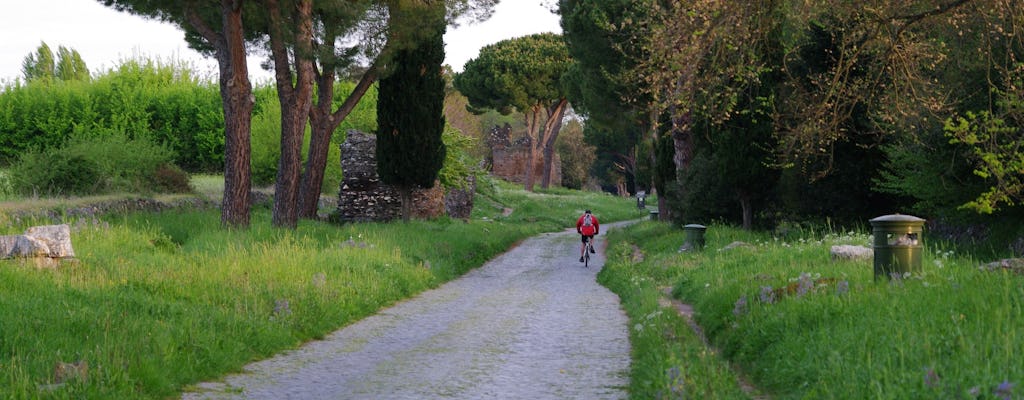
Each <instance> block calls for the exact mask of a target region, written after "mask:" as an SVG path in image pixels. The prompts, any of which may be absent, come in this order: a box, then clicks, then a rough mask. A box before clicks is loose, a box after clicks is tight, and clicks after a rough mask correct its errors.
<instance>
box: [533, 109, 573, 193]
mask: <svg viewBox="0 0 1024 400" xmlns="http://www.w3.org/2000/svg"><path fill="white" fill-rule="evenodd" d="M568 104H569V102H568V101H567V100H566V99H565V98H562V99H560V100H559V101H558V103H555V105H554V106H553V107H552V108H551V109H550V110H549V112H548V120H547V122H545V123H544V172H543V174H542V175H541V177H540V187H541V189H547V188H548V187H549V186H551V168H552V165H551V164H553V163H554V162H555V141H556V140H558V133H559V132H561V131H562V117H563V116H565V108H566V106H567V105H568Z"/></svg>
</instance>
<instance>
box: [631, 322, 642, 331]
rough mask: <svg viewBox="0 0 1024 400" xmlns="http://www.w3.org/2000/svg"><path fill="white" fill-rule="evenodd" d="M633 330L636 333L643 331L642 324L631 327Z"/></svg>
mask: <svg viewBox="0 0 1024 400" xmlns="http://www.w3.org/2000/svg"><path fill="white" fill-rule="evenodd" d="M633 330H634V331H637V332H640V331H642V330H644V324H636V325H633Z"/></svg>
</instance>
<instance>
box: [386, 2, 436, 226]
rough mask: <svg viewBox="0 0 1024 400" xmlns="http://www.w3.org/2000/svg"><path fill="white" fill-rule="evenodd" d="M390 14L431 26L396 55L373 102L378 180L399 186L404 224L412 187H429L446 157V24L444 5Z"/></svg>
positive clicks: (430, 4) (408, 214) (419, 7)
mask: <svg viewBox="0 0 1024 400" xmlns="http://www.w3.org/2000/svg"><path fill="white" fill-rule="evenodd" d="M390 11H391V13H392V18H395V19H406V18H408V19H416V20H418V21H426V22H430V23H429V24H424V25H425V26H423V28H424V29H426V30H425V31H420V32H421V33H420V35H421V36H420V38H421V39H420V44H419V45H418V46H415V47H412V48H408V49H402V50H399V51H398V52H397V53H396V55H395V58H394V63H393V65H392V66H391V68H390V71H389V72H388V74H387V75H386V77H385V78H383V79H381V81H380V89H379V97H378V100H377V121H378V132H377V149H376V152H377V173H378V175H380V180H381V182H383V183H386V184H390V185H394V186H397V187H398V190H399V192H401V196H402V219H403V220H404V221H406V222H408V221H409V219H410V216H411V208H412V191H413V189H414V188H417V187H420V188H430V187H433V186H434V181H435V180H436V179H437V174H438V171H440V170H441V167H442V165H443V163H444V158H445V147H444V143H443V142H442V139H441V135H442V133H443V131H444V96H445V81H444V76H443V75H442V74H443V73H442V70H441V64H442V63H443V62H444V31H445V23H444V14H443V7H439V6H438V5H437V4H432V3H431V2H425V3H424V4H420V5H418V6H416V7H409V8H402V9H396V8H392V9H391V10H390Z"/></svg>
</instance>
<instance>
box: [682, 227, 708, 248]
mask: <svg viewBox="0 0 1024 400" xmlns="http://www.w3.org/2000/svg"><path fill="white" fill-rule="evenodd" d="M705 230H707V227H706V226H704V225H697V224H689V225H684V226H683V232H684V233H686V242H684V243H683V248H684V249H686V250H701V249H703V248H704V231H705Z"/></svg>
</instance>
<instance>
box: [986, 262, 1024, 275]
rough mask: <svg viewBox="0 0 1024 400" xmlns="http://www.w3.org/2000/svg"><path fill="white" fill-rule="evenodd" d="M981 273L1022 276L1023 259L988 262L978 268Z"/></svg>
mask: <svg viewBox="0 0 1024 400" xmlns="http://www.w3.org/2000/svg"><path fill="white" fill-rule="evenodd" d="M978 269H980V270H982V271H989V272H994V271H1008V272H1012V273H1014V274H1017V275H1024V258H1006V259H1002V260H999V261H995V262H990V263H988V264H984V265H981V266H979V267H978Z"/></svg>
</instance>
